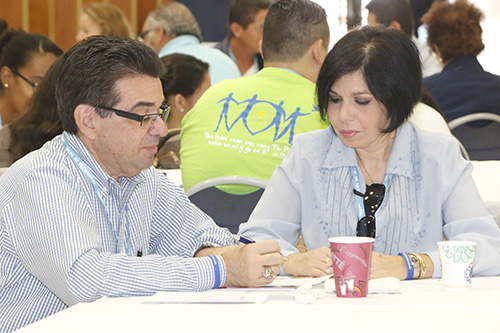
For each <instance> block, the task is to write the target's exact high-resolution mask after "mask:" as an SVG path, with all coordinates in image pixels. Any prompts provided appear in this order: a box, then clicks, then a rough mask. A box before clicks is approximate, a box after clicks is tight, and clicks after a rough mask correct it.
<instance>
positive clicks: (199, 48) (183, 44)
mask: <svg viewBox="0 0 500 333" xmlns="http://www.w3.org/2000/svg"><path fill="white" fill-rule="evenodd" d="M172 53H182V54H187V55H190V56H193V57H195V58H198V59H200V60H202V61H204V62H207V63H208V73H209V74H210V81H211V83H212V85H214V84H216V83H219V82H220V81H222V80H227V79H236V78H238V77H240V76H241V73H240V69H239V68H238V66H237V65H236V63H235V62H234V61H233V59H231V58H230V57H229V56H228V55H227V54H225V53H224V52H222V51H221V50H219V49H216V48H213V47H208V46H206V45H203V44H201V43H200V41H199V40H198V38H196V37H195V36H191V35H183V36H179V37H176V38H174V39H172V40H171V41H170V42H168V43H167V44H166V45H165V46H163V48H162V49H161V50H160V53H159V54H158V56H159V57H160V58H161V57H163V56H166V55H168V54H172Z"/></svg>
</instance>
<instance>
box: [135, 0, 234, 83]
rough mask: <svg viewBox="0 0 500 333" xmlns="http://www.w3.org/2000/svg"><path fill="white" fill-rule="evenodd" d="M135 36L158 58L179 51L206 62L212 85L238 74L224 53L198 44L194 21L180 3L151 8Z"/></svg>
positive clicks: (198, 35) (200, 34) (199, 32)
mask: <svg viewBox="0 0 500 333" xmlns="http://www.w3.org/2000/svg"><path fill="white" fill-rule="evenodd" d="M139 38H140V39H141V40H143V41H144V43H146V44H147V45H149V46H150V47H152V48H153V50H154V51H155V52H156V53H158V55H159V57H160V58H161V57H163V56H166V55H167V54H172V53H183V54H187V55H190V56H193V57H195V58H198V59H200V60H201V61H204V62H207V63H208V64H209V73H210V79H211V83H212V85H214V84H216V83H219V82H220V81H222V80H227V79H235V78H237V77H240V76H241V74H240V70H239V69H238V66H236V64H235V62H234V61H233V60H232V59H231V58H230V57H229V56H228V55H226V54H224V53H223V52H222V51H221V50H218V49H215V48H213V47H210V46H207V45H203V44H202V41H203V38H202V33H201V31H200V28H199V26H198V22H197V21H196V18H195V17H194V16H193V14H192V13H191V11H190V10H189V8H187V7H186V6H185V5H183V4H182V3H179V2H171V3H167V4H164V5H161V6H159V7H157V8H155V9H154V10H153V11H151V13H149V15H148V17H147V18H146V21H144V25H143V27H142V32H141V34H140V35H139Z"/></svg>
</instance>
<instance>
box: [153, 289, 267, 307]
mask: <svg viewBox="0 0 500 333" xmlns="http://www.w3.org/2000/svg"><path fill="white" fill-rule="evenodd" d="M268 299H269V295H268V294H266V293H253V292H248V291H244V289H219V290H209V291H201V292H157V293H156V294H155V295H154V296H152V297H151V298H150V299H149V300H148V301H146V302H144V303H148V304H168V303H177V304H180V303H189V304H210V303H216V304H237V303H239V304H251V303H258V304H260V303H264V302H266V301H267V300H268Z"/></svg>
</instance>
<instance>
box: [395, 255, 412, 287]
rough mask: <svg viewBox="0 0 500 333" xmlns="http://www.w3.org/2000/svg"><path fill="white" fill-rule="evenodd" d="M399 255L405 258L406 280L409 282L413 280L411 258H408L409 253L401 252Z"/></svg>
mask: <svg viewBox="0 0 500 333" xmlns="http://www.w3.org/2000/svg"><path fill="white" fill-rule="evenodd" d="M398 255H400V256H401V257H403V259H404V260H405V263H406V279H407V280H412V279H413V265H412V263H411V260H410V256H408V253H406V252H399V253H398Z"/></svg>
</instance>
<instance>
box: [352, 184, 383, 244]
mask: <svg viewBox="0 0 500 333" xmlns="http://www.w3.org/2000/svg"><path fill="white" fill-rule="evenodd" d="M354 194H355V195H357V196H360V197H362V198H363V203H364V206H365V216H364V217H362V218H361V219H360V220H359V221H358V226H357V228H356V236H364V237H372V238H375V231H376V226H375V212H376V211H377V210H378V209H379V207H380V204H381V203H382V200H384V195H385V185H384V184H372V185H367V186H366V192H365V193H364V194H363V193H361V192H359V191H357V190H356V189H354Z"/></svg>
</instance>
